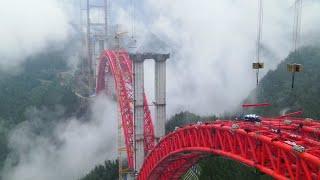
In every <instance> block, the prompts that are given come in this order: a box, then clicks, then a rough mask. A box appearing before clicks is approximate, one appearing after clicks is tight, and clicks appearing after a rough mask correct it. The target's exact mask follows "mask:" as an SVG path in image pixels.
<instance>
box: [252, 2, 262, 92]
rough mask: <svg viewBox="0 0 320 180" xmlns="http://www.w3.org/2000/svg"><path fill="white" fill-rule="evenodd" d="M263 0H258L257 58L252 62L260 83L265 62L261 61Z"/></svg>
mask: <svg viewBox="0 0 320 180" xmlns="http://www.w3.org/2000/svg"><path fill="white" fill-rule="evenodd" d="M262 1H263V0H258V11H259V13H258V25H257V41H256V60H257V62H254V63H252V68H253V69H255V70H256V82H257V86H258V85H259V71H260V69H263V68H264V63H262V62H261V61H260V54H261V52H260V51H261V39H262V25H263V4H262Z"/></svg>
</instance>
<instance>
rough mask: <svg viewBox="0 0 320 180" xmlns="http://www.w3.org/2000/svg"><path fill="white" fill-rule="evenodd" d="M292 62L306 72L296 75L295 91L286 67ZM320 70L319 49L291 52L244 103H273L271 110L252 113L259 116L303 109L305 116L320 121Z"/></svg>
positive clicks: (263, 79) (266, 109) (312, 48)
mask: <svg viewBox="0 0 320 180" xmlns="http://www.w3.org/2000/svg"><path fill="white" fill-rule="evenodd" d="M292 63H297V64H301V65H302V66H303V71H302V72H299V73H296V74H295V81H294V88H291V83H292V73H289V72H288V71H287V64H292ZM319 68H320V48H319V47H304V48H301V49H299V50H298V51H297V52H295V53H291V54H290V55H289V56H288V57H287V58H286V59H285V60H284V61H283V62H281V63H280V64H279V65H278V67H277V68H276V69H275V70H272V71H269V72H268V73H267V74H266V75H265V76H264V77H263V78H262V80H261V81H260V85H259V86H258V87H257V88H256V89H255V90H254V91H252V92H251V94H250V95H249V97H248V98H247V99H246V100H245V102H252V103H256V102H257V103H262V102H268V103H270V104H271V106H270V107H267V108H256V109H254V110H253V112H255V113H258V114H260V115H265V116H277V115H279V114H281V113H282V111H283V112H284V111H296V110H303V111H304V114H303V116H304V117H310V118H315V119H319V118H320V111H319V109H320V83H319V79H320V71H319Z"/></svg>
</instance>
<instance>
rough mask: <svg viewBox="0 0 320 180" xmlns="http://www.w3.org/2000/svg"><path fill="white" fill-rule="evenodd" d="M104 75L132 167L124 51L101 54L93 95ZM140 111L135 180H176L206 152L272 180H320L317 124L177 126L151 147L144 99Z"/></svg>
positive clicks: (277, 121) (129, 76)
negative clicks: (140, 154) (140, 149)
mask: <svg viewBox="0 0 320 180" xmlns="http://www.w3.org/2000/svg"><path fill="white" fill-rule="evenodd" d="M117 57H118V58H117ZM107 75H110V76H112V77H113V78H114V83H115V89H116V96H117V100H118V103H119V107H120V110H121V118H122V125H123V130H124V136H125V143H126V148H127V154H128V163H129V167H130V168H133V153H134V147H133V142H134V138H133V135H134V129H133V127H134V125H133V92H132V90H133V89H132V81H133V73H132V62H131V60H130V59H129V55H128V53H126V52H124V51H121V52H115V51H109V50H107V51H105V52H104V53H103V54H102V55H101V58H100V62H99V67H98V78H97V88H96V91H97V93H99V92H101V91H102V90H104V89H105V87H106V80H105V77H106V76H107ZM144 110H145V115H144V144H145V146H144V149H145V152H146V154H148V155H147V157H146V158H145V160H144V164H143V166H142V168H141V171H140V172H139V175H138V179H139V180H147V179H151V180H154V179H170V180H171V179H173V180H174V179H179V178H180V177H181V176H182V175H183V174H184V173H185V172H186V171H187V170H188V169H189V168H190V167H191V166H192V165H194V164H195V163H197V162H198V161H199V160H200V159H201V158H204V157H206V156H208V155H210V154H215V155H220V156H224V157H227V158H230V159H233V160H235V161H239V162H241V163H244V164H247V165H248V166H251V167H254V168H257V169H259V170H260V171H261V172H263V173H266V174H269V175H270V176H272V177H274V178H276V179H283V180H284V179H307V180H315V179H318V180H319V179H320V158H319V157H320V123H319V122H318V121H315V120H311V119H302V118H292V117H290V116H281V117H278V118H263V119H262V121H261V122H260V123H253V122H245V121H221V120H218V121H214V122H211V123H198V124H194V125H188V126H185V127H183V128H178V129H177V130H175V131H174V132H172V133H170V134H168V135H167V136H165V137H164V138H162V139H161V141H160V142H159V143H158V144H157V145H154V129H153V124H152V120H151V115H150V111H149V108H148V103H147V99H146V96H144ZM293 115H294V114H293Z"/></svg>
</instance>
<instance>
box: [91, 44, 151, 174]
mask: <svg viewBox="0 0 320 180" xmlns="http://www.w3.org/2000/svg"><path fill="white" fill-rule="evenodd" d="M107 76H112V77H113V79H114V84H115V87H114V88H115V92H116V97H117V101H118V104H119V107H120V113H121V122H122V127H123V132H124V137H125V144H126V149H127V156H128V165H129V168H131V169H133V164H134V163H133V162H134V158H133V157H134V122H133V86H132V82H133V73H132V61H131V60H130V58H129V55H128V53H126V52H124V51H120V52H116V51H110V50H107V51H105V52H103V54H102V55H101V57H100V59H99V66H98V75H97V84H96V93H97V94H98V93H100V92H102V91H103V90H105V89H106V86H107V85H108V83H112V82H107V81H106V77H107ZM109 91H110V90H109ZM153 147H154V128H153V124H152V119H151V114H150V110H149V107H148V102H147V98H146V96H145V95H144V150H145V153H146V154H147V153H148V152H149V151H150V150H151V149H153Z"/></svg>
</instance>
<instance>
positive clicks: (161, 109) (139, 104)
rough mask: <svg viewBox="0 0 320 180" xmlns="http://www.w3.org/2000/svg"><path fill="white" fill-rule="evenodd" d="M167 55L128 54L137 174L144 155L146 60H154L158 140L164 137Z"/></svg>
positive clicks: (156, 133) (156, 134)
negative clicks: (131, 82) (144, 65)
mask: <svg viewBox="0 0 320 180" xmlns="http://www.w3.org/2000/svg"><path fill="white" fill-rule="evenodd" d="M169 57H170V55H169V54H156V53H142V54H130V58H131V59H132V61H133V76H134V78H133V79H134V82H133V88H134V89H133V92H134V124H135V128H134V129H135V172H136V173H139V171H140V169H141V166H142V164H143V160H144V157H145V154H144V144H143V143H144V139H143V137H144V136H143V130H144V129H143V128H144V113H145V112H144V108H143V107H144V68H143V63H144V60H146V59H154V60H155V96H156V97H155V100H156V102H155V105H156V120H155V130H156V132H155V136H156V138H157V139H158V140H159V139H160V138H161V137H162V136H164V135H165V121H166V60H167V59H168V58H169Z"/></svg>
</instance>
